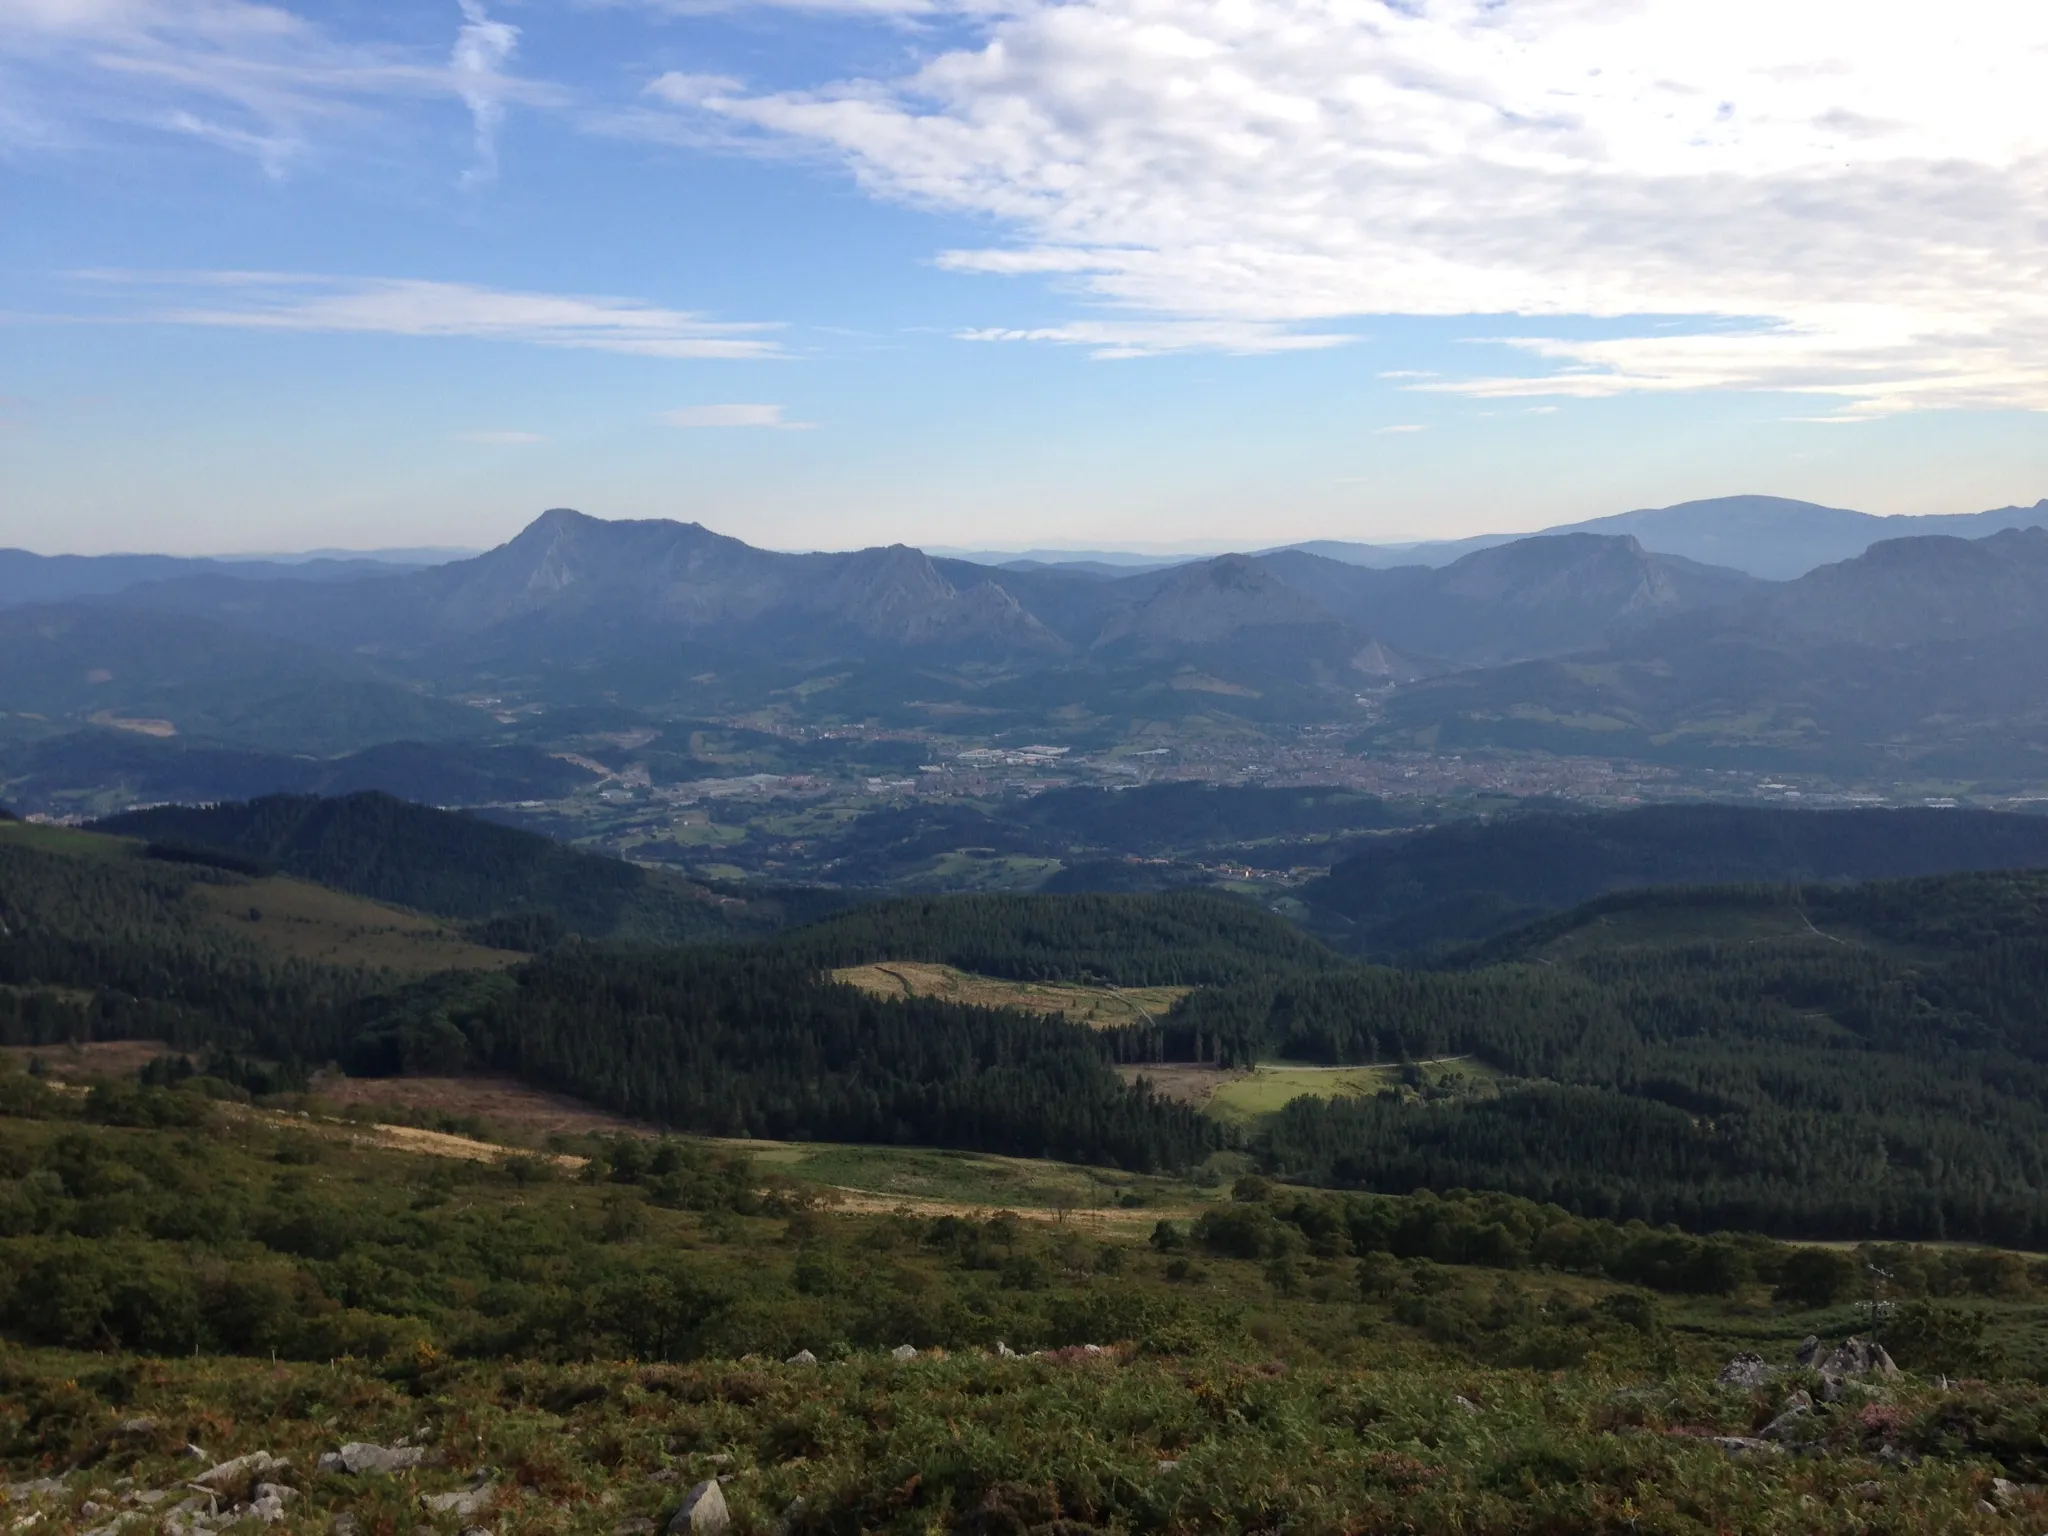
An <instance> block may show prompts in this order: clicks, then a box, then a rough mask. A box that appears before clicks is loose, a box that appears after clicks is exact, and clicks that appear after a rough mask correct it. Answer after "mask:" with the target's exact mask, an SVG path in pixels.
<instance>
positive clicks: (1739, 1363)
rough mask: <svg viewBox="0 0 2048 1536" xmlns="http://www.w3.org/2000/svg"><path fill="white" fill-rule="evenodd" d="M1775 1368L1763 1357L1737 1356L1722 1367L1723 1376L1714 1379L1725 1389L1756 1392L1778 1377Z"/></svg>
mask: <svg viewBox="0 0 2048 1536" xmlns="http://www.w3.org/2000/svg"><path fill="white" fill-rule="evenodd" d="M1777 1374H1778V1372H1777V1369H1776V1367H1774V1366H1771V1365H1769V1364H1766V1363H1765V1361H1764V1357H1763V1356H1762V1355H1749V1354H1744V1355H1737V1356H1736V1357H1735V1358H1734V1359H1733V1360H1730V1361H1729V1362H1728V1363H1727V1364H1726V1365H1724V1366H1722V1367H1721V1374H1720V1375H1719V1376H1716V1377H1715V1378H1714V1379H1715V1380H1716V1381H1717V1382H1719V1383H1720V1384H1721V1385H1722V1386H1724V1387H1735V1388H1738V1389H1740V1390H1741V1391H1744V1392H1754V1391H1756V1390H1757V1388H1759V1387H1767V1386H1769V1385H1770V1383H1771V1378H1772V1377H1773V1376H1775V1375H1777Z"/></svg>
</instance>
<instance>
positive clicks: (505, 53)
mask: <svg viewBox="0 0 2048 1536" xmlns="http://www.w3.org/2000/svg"><path fill="white" fill-rule="evenodd" d="M459 3H460V4H461V6H462V16H463V22H462V26H461V28H460V30H458V31H457V32H456V34H455V51H454V53H453V54H451V55H450V56H449V59H448V70H449V73H450V74H452V75H453V76H454V77H455V82H456V89H457V90H459V91H460V92H461V93H462V100H463V103H464V104H465V105H466V106H467V107H468V108H469V115H470V120H471V121H472V122H473V123H474V124H475V126H476V163H475V164H474V165H472V166H471V167H470V168H469V169H468V170H467V171H464V172H463V173H462V180H463V184H464V185H465V186H473V185H475V184H476V183H478V182H483V181H490V180H492V179H493V178H495V177H496V176H497V174H498V128H499V125H500V124H502V123H503V122H504V120H505V85H506V82H505V78H504V73H503V71H504V68H505V65H506V64H508V63H509V62H511V59H512V52H513V50H514V49H515V48H517V47H518V46H519V29H518V28H517V27H515V26H512V25H511V24H510V23H508V22H503V21H493V20H491V18H490V16H489V14H488V13H487V12H486V11H485V10H484V8H483V5H482V3H481V0H459Z"/></svg>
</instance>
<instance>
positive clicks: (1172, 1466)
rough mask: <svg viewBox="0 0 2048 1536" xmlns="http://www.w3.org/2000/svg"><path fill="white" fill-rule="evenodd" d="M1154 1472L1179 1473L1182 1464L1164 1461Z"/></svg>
mask: <svg viewBox="0 0 2048 1536" xmlns="http://www.w3.org/2000/svg"><path fill="white" fill-rule="evenodd" d="M1152 1470H1153V1471H1155V1472H1159V1473H1166V1472H1178V1471H1179V1470H1180V1463H1179V1462H1178V1461H1162V1462H1160V1463H1159V1464H1158V1465H1157V1466H1155V1467H1154V1468H1153V1469H1152Z"/></svg>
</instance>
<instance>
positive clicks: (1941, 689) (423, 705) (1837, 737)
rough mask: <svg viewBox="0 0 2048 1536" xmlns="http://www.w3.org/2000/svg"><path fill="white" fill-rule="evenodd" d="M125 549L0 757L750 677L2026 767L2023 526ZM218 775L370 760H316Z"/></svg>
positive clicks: (923, 721)
mask: <svg viewBox="0 0 2048 1536" xmlns="http://www.w3.org/2000/svg"><path fill="white" fill-rule="evenodd" d="M1666 510H1667V511H1673V512H1675V511H1679V510H1682V509H1666ZM1631 515H1633V514H1631ZM1845 515H1849V514H1845ZM1857 515H1860V514H1857ZM1646 516H1647V514H1646ZM1986 516H1994V515H1993V514H1986ZM120 559H122V560H127V561H130V562H131V563H129V564H126V565H121V566H119V567H118V568H117V567H115V566H107V567H100V566H98V565H95V564H93V563H92V562H87V565H88V566H89V567H90V568H91V569H92V570H94V571H99V572H100V573H101V574H100V576H99V577H95V578H94V579H95V580H97V581H99V583H100V585H101V586H102V587H104V586H106V585H108V584H110V583H111V582H113V581H114V580H115V579H116V578H117V577H118V578H119V579H124V580H126V579H129V578H133V579H132V580H130V581H129V584H128V585H126V586H123V587H119V588H118V589H116V590H98V591H85V592H80V593H79V594H77V595H74V596H73V597H71V598H70V599H68V600H66V601H59V602H48V603H29V604H16V605H14V606H11V607H0V756H4V757H5V758H6V761H0V779H5V780H7V781H9V782H11V781H12V780H14V779H16V778H19V777H21V776H22V775H24V774H29V775H31V776H32V775H33V774H34V773H37V772H41V771H45V769H46V768H47V766H48V764H49V763H51V762H53V761H57V762H73V763H76V762H77V761H79V760H80V756H81V753H80V750H79V744H78V742H76V741H70V742H69V744H68V745H65V746H62V747H58V746H53V745H52V742H53V739H54V738H60V737H64V735H65V733H66V732H73V733H75V732H77V731H78V730H80V728H87V729H89V730H90V729H97V730H98V731H99V733H100V736H101V738H104V736H105V735H106V733H108V732H114V733H122V734H123V735H124V736H125V738H126V739H127V741H128V746H127V748H125V749H124V750H126V751H128V752H129V754H130V755H131V756H132V755H133V753H134V752H135V751H157V752H159V755H162V754H165V753H168V752H169V751H170V750H171V748H172V747H173V746H175V747H176V748H177V749H180V750H182V751H185V752H187V753H190V752H192V751H195V750H197V751H203V752H213V751H221V750H232V751H240V752H248V751H258V752H268V753H274V754H286V755H288V756H292V757H295V758H299V759H307V760H312V759H318V760H320V761H322V762H328V761H332V760H338V759H341V758H344V757H348V756H350V755H352V754H361V753H363V752H365V751H368V750H371V749H376V748H382V747H386V746H388V745H389V744H391V743H396V742H408V743H422V744H440V747H441V749H442V750H445V751H447V752H451V753H455V754H458V755H463V754H466V755H467V756H466V763H467V766H465V767H464V768H463V770H462V772H463V773H464V774H466V775H467V779H466V782H471V783H484V782H494V783H501V784H509V783H513V782H518V781H522V780H523V781H526V782H538V781H541V780H546V779H549V778H554V777H559V775H558V774H556V773H555V772H554V771H553V770H545V771H543V770H539V769H537V767H536V764H535V762H534V760H533V758H532V757H528V758H526V759H523V760H521V761H519V762H518V763H516V764H515V763H513V762H512V760H511V759H509V758H507V757H506V756H505V755H504V754H503V753H501V752H500V751H499V750H498V749H500V748H502V747H506V746H510V745H515V744H524V745H525V746H526V747H528V748H529V749H531V748H533V747H536V746H538V747H541V748H547V749H552V748H554V747H556V746H558V745H559V736H556V737H550V736H549V734H548V731H547V729H546V728H545V727H544V726H541V725H537V724H536V721H538V720H540V719H541V718H542V717H544V716H545V717H551V718H554V719H556V720H559V719H560V718H561V717H562V712H563V711H566V710H589V709H591V708H593V707H594V708H597V709H599V710H600V711H605V710H608V711H611V712H612V714H613V716H614V717H617V718H620V719H622V720H623V722H624V723H625V725H626V726H629V727H630V726H635V725H639V724H643V723H644V722H645V721H646V720H649V719H653V720H667V719H676V718H681V717H693V718H704V717H718V718H730V717H732V716H734V715H739V714H747V713H750V712H758V711H763V710H766V711H769V712H770V713H771V714H774V715H775V716H777V717H778V718H781V719H783V720H785V721H787V722H790V723H798V724H807V725H810V726H830V725H834V724H836V723H846V722H867V723H879V724H882V725H884V726H893V727H898V728H923V729H926V730H936V731H941V732H945V733H952V734H957V733H959V732H960V731H962V730H963V729H966V730H969V731H970V732H971V733H972V734H975V735H978V736H982V737H985V738H986V737H995V736H998V735H1000V734H1001V733H1003V732H1005V731H1010V730H1017V731H1025V730H1029V731H1033V732H1038V733H1043V732H1047V731H1052V730H1055V729H1057V730H1059V731H1063V732H1065V733H1066V734H1065V735H1064V736H1062V737H1061V738H1060V739H1063V740H1069V741H1079V742H1081V743H1082V744H1084V745H1085V744H1087V743H1088V742H1091V741H1092V742H1096V743H1098V744H1104V745H1106V744H1109V743H1111V742H1114V741H1116V740H1122V739H1127V738H1128V737H1129V736H1130V735H1131V734H1132V733H1134V732H1137V731H1141V730H1144V729H1150V728H1151V727H1149V726H1148V725H1147V724H1146V723H1147V722H1167V723H1168V724H1169V725H1172V724H1174V723H1175V722H1188V721H1193V720H1196V719H1207V720H1210V721H1222V722H1230V721H1234V722H1237V723H1238V724H1239V725H1242V726H1245V727H1249V728H1251V729H1254V730H1256V729H1263V728H1268V727H1272V726H1276V725H1287V724H1298V723H1307V722H1326V723H1327V722H1336V723H1340V724H1344V723H1348V724H1351V725H1353V726H1355V727H1356V730H1357V736H1356V740H1357V743H1358V745H1359V746H1360V747H1361V748H1364V749H1368V750H1371V749H1381V750H1405V751H1459V750H1465V749H1468V748H1511V749H1514V748H1520V749H1528V748H1535V749H1540V750H1545V751H1551V752H1568V753H1571V754H1574V755H1586V756H1607V757H1613V756H1626V757H1632V758H1640V759H1647V760H1652V761H1656V760H1663V761H1676V762H1687V763H1696V764H1740V765H1745V766H1752V767H1756V766H1762V767H1769V766H1772V765H1774V764H1775V765H1784V766H1802V765H1803V766H1810V767H1814V768H1817V769H1822V770H1825V771H1829V772H1840V773H1846V774H1850V775H1867V774H1869V773H1872V772H1879V771H1882V772H1885V773H1892V774H1894V775H1903V776H1907V777H1913V776H1923V777H1924V776H1929V775H1932V776H1935V777H1939V776H1941V775H1949V776H1955V775H1964V776H1974V777H1981V776H1986V775H1989V776H1991V777H2000V776H2005V777H2014V776H2017V777H2019V778H2023V779H2024V778H2029V777H2030V776H2032V774H2033V773H2034V771H2035V769H2036V768H2039V769H2041V770H2042V772H2041V776H2042V777H2043V778H2048V756H2044V749H2048V737H2044V734H2043V732H2044V728H2048V698H2044V697H2043V690H2042V689H2041V687H2040V685H2039V683H2038V681H2037V679H2038V677H2039V676H2040V675H2041V673H2040V671H2039V664H2040V663H2041V662H2042V661H2044V660H2048V532H2043V531H2042V530H2041V529H2040V528H2026V529H2006V530H2003V531H2000V532H1997V533H1994V534H1991V535H1990V536H1989V537H1985V538H1978V539H1962V538H1957V537H1953V536H1917V537H1913V538H1907V539H1893V540H1888V541H1884V542H1881V543H1878V544H1875V545H1873V546H1871V547H1870V548H1869V549H1868V550H1867V551H1865V552H1864V553H1862V554H1860V555H1858V556H1856V557H1855V558H1853V559H1849V560H1845V561H1840V562H1837V563H1834V564H1831V565H1825V566H1821V567H1819V568H1816V569H1814V570H1812V571H1809V572H1807V573H1806V574H1804V575H1802V576H1800V577H1798V578H1797V579H1796V580H1791V581H1768V580H1764V579H1762V578H1759V577H1756V576H1752V575H1749V574H1746V573H1744V572H1742V571H1739V570H1735V569H1732V568H1730V567H1727V566H1718V565H1712V564H1707V563H1703V562H1700V561H1697V560H1694V559H1691V558H1689V557H1686V556H1683V555H1673V554H1664V553H1657V552H1653V551H1652V550H1651V549H1649V548H1647V547H1646V545H1645V543H1644V541H1643V539H1641V538H1639V537H1637V536H1636V535H1635V534H1634V533H1629V532H1586V531H1581V532H1563V533H1553V534H1545V535H1536V536H1531V537H1528V538H1522V539H1515V540H1512V541H1509V542H1505V543H1498V544H1492V545H1488V546H1486V547H1483V548H1477V549H1471V550H1469V551H1467V552H1466V553H1464V554H1462V555H1460V556H1459V557H1458V558H1457V559H1455V560H1452V561H1450V562H1448V563H1446V564H1442V565H1425V564H1412V565H1403V566H1394V567H1389V568H1385V569H1378V568H1374V567H1371V566H1365V565H1359V564H1355V563H1349V562H1347V561H1343V560H1335V559H1330V558H1327V557H1325V556H1323V555H1319V554H1317V553H1315V552H1314V551H1312V550H1307V549H1288V550H1278V551H1272V552H1269V553H1265V554H1233V555H1222V556H1217V557H1214V558H1210V559H1203V560H1196V561H1190V562H1187V563H1184V564H1181V565H1177V566H1170V567H1164V568H1159V569H1143V570H1137V571H1135V572H1130V573H1126V574H1105V573H1104V572H1102V571H1093V570H1066V569H1064V568H1060V567H1052V566H1048V567H1037V568H1024V569H1002V568H996V567H990V566H986V565H979V564H975V563H973V562H970V561H963V560H957V559H933V558H931V557H929V556H927V555H926V554H924V553H923V552H921V551H919V550H916V549H913V548H909V547H907V546H904V545H891V546H888V547H886V548H875V549H865V550H856V551H851V552H846V553H830V554H785V553H779V552H775V551H770V550H763V549H757V548H754V547H752V546H750V545H747V544H745V543H743V542H741V541H740V540H738V539H734V538H730V537H726V536H724V535H721V534H718V533H714V532H712V531H710V530H708V529H706V528H703V527H702V526H700V525H698V524H694V523H678V522H669V521H661V520H647V521H637V522H607V521H602V520H599V519H596V518H592V517H587V516H584V515H583V514H581V513H578V512H574V511H570V510H567V509H555V510H553V511H550V512H547V513H545V514H543V515H542V516H540V517H539V518H537V519H536V520H535V521H534V522H533V523H532V524H530V525H529V526H528V527H527V528H526V529H524V530H523V531H522V532H521V533H520V534H519V535H518V536H517V537H515V538H513V539H512V540H510V541H509V542H507V543H506V544H504V545H501V546H499V547H498V548H496V549H493V550H490V551H487V552H485V553H483V554H481V555H477V556H475V557H473V558H469V559H463V560H455V561H450V562H447V563H444V564H440V565H434V566H427V567H418V568H403V567H400V568H393V567H392V566H390V565H381V566H373V567H370V568H364V567H362V566H349V567H346V568H342V567H339V566H329V565H324V564H322V565H316V566H314V567H310V568H309V567H306V566H298V567H291V566H278V567H270V568H266V569H264V570H262V571H261V572H260V573H258V574H257V575H254V576H251V575H249V574H247V568H246V567H245V566H236V567H233V568H217V567H215V566H212V565H205V566H203V568H199V569H193V568H190V567H191V563H190V562H182V563H174V565H173V566H172V567H169V568H166V567H162V566H156V565H150V564H148V563H146V557H120ZM137 559H141V560H144V562H145V563H143V564H139V565H138V564H134V563H132V561H133V560H137ZM64 569H65V571H67V572H72V573H73V576H72V578H70V579H73V581H74V586H75V585H76V584H77V581H78V580H80V579H82V578H77V577H76V575H75V568H73V567H69V566H67V567H65V568H64ZM167 571H168V574H167ZM123 572H125V573H126V574H125V576H123V575H122V574H121V573H123ZM536 712H538V713H536ZM610 728H613V729H616V728H618V727H616V726H614V727H610ZM135 738H147V739H148V740H149V741H150V742H151V743H153V745H152V746H151V747H149V748H142V747H139V746H137V745H136V742H135ZM1024 739H1034V738H1024ZM1036 739H1046V738H1045V737H1044V736H1043V735H1040V736H1038V737H1037V738H1036ZM10 743H11V745H10ZM35 754H40V757H39V758H38V759H37V761H38V762H40V763H41V764H42V765H43V767H41V768H37V767H33V766H30V767H24V766H23V764H24V763H26V762H27V761H28V759H29V757H31V756H34V755H35ZM478 754H482V755H481V756H479V755H478ZM84 755H86V756H90V755H91V754H90V753H89V752H88V753H85V754H84ZM102 755H103V756H104V755H107V754H105V753H102ZM195 762H196V760H195V759H190V758H188V759H187V761H186V762H185V764H184V768H190V767H192V766H194V764H195ZM162 766H163V765H161V764H160V765H159V768H161V767H162ZM152 772H153V773H154V774H155V777H156V779H158V780H160V781H162V780H166V779H168V780H171V781H176V780H179V779H180V778H181V777H185V778H188V777H189V775H186V774H184V773H183V771H182V769H180V770H172V771H168V772H161V771H156V770H152ZM235 785H236V788H237V789H238V790H239V791H240V792H244V793H246V792H251V791H252V789H253V788H256V787H271V788H276V789H295V790H301V791H303V790H307V789H333V788H343V787H346V788H358V787H366V786H364V784H363V782H362V780H360V779H359V778H357V777H355V776H353V775H352V774H347V773H344V774H342V775H341V776H340V777H339V778H338V779H337V778H335V777H334V776H333V775H332V774H331V772H330V771H329V770H328V769H325V768H311V767H308V768H304V769H300V770H295V771H291V772H284V773H282V774H281V776H279V777H277V778H275V780H274V781H273V782H270V783H268V784H267V786H266V785H262V784H258V785H252V784H251V783H250V781H249V779H248V778H247V776H246V775H243V776H240V777H237V778H236V779H235ZM407 787H408V788H409V789H411V790H412V791H413V792H415V793H417V792H419V790H420V785H419V781H418V780H417V779H415V780H411V781H409V782H408V785H407ZM427 798H440V797H438V796H434V795H428V796H427Z"/></svg>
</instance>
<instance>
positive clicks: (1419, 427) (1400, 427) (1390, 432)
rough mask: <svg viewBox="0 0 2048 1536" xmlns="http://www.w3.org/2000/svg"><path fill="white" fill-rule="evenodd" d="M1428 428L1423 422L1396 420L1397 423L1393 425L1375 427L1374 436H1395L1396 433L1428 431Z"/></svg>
mask: <svg viewBox="0 0 2048 1536" xmlns="http://www.w3.org/2000/svg"><path fill="white" fill-rule="evenodd" d="M1428 430H1429V428H1428V427H1426V426H1424V425H1423V424H1422V423H1421V422H1419V421H1401V422H1396V423H1395V424H1394V425H1392V426H1390V427H1377V428H1375V429H1374V431H1373V436H1375V437H1393V436H1396V435H1398V434H1401V433H1405V432H1427V431H1428Z"/></svg>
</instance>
